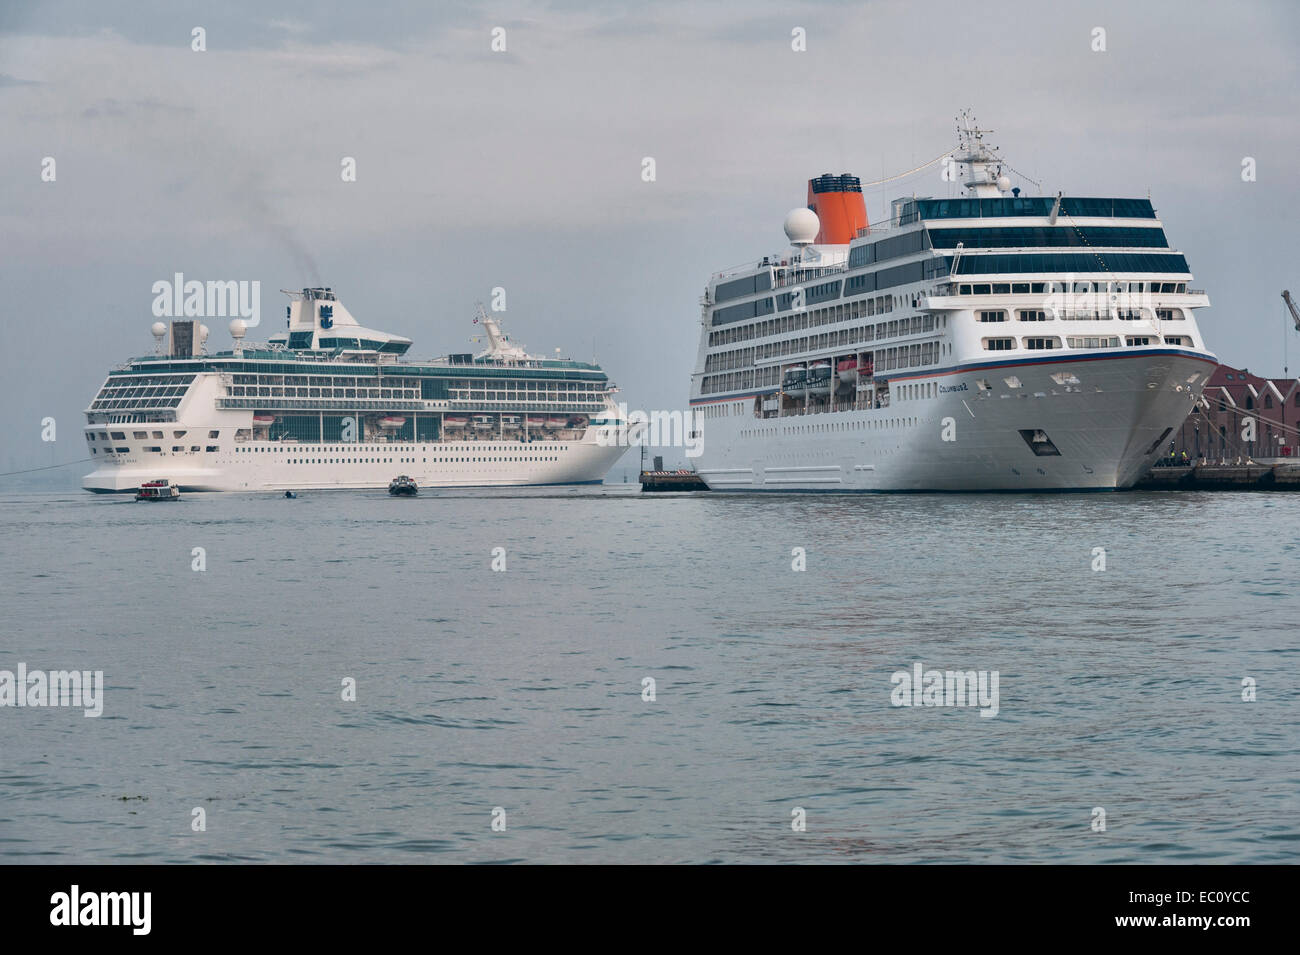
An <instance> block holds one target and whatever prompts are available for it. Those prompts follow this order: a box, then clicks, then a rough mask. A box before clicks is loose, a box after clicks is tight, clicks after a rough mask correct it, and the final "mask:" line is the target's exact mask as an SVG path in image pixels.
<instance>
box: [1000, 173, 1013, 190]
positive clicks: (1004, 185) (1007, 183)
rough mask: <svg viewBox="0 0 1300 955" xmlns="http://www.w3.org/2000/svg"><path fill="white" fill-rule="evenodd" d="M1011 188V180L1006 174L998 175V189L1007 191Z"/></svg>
mask: <svg viewBox="0 0 1300 955" xmlns="http://www.w3.org/2000/svg"><path fill="white" fill-rule="evenodd" d="M1010 188H1011V180H1010V179H1008V178H1007V177H1006V176H998V191H999V192H1006V191H1007V190H1008V189H1010Z"/></svg>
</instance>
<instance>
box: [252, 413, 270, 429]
mask: <svg viewBox="0 0 1300 955" xmlns="http://www.w3.org/2000/svg"><path fill="white" fill-rule="evenodd" d="M273 424H275V415H272V414H255V415H253V427H254V428H269V427H271V425H273Z"/></svg>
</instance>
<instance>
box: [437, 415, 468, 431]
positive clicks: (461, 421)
mask: <svg viewBox="0 0 1300 955" xmlns="http://www.w3.org/2000/svg"><path fill="white" fill-rule="evenodd" d="M467 424H469V418H466V417H465V416H464V415H463V414H449V415H447V416H445V417H444V418H443V419H442V426H443V427H444V428H463V427H465V425H467Z"/></svg>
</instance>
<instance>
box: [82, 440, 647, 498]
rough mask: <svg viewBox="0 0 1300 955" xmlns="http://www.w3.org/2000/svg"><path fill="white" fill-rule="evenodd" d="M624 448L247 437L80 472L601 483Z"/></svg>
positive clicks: (102, 479)
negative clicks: (233, 446)
mask: <svg viewBox="0 0 1300 955" xmlns="http://www.w3.org/2000/svg"><path fill="white" fill-rule="evenodd" d="M625 450H626V448H623V447H604V446H601V445H600V444H598V443H596V442H595V441H594V440H591V439H585V440H578V441H572V442H565V441H545V442H541V441H539V442H534V443H532V444H525V443H522V442H511V441H503V442H490V441H464V442H458V441H446V442H438V443H435V444H412V445H402V444H391V445H386V446H378V445H374V446H372V445H357V446H354V447H350V448H349V447H346V446H338V445H335V446H310V445H292V444H283V443H279V442H249V443H248V444H246V445H242V446H240V448H239V450H238V451H235V450H230V449H226V450H223V451H217V452H211V453H203V452H196V453H189V452H185V453H182V454H178V455H170V456H168V457H167V458H163V459H159V458H158V456H156V455H138V456H136V457H134V458H133V457H132V456H130V455H127V456H124V457H123V458H122V459H121V460H120V462H117V463H112V464H103V465H101V466H100V467H99V468H97V469H96V470H95V471H93V472H91V473H90V474H88V475H86V477H85V478H83V479H82V487H84V488H85V489H86V490H88V491H95V492H98V493H128V492H132V493H133V492H135V491H136V490H138V489H139V487H140V485H141V484H142V483H144V482H145V481H150V480H156V479H159V478H167V479H168V480H170V481H171V482H172V483H173V484H176V485H177V486H179V487H180V489H181V490H182V491H288V490H294V491H297V490H347V489H351V490H371V489H385V488H387V487H388V484H389V482H390V481H391V480H392V479H393V478H394V477H396V476H397V475H398V474H406V475H408V476H410V477H411V478H413V479H414V480H415V482H416V484H418V485H419V486H420V488H421V489H425V488H439V487H447V488H452V487H527V486H536V485H563V484H599V483H600V482H601V481H602V480H603V479H604V477H605V475H606V474H607V473H608V472H609V469H610V468H611V467H613V465H614V462H615V461H616V460H617V459H618V458H619V456H620V455H622V453H623V452H624V451H625Z"/></svg>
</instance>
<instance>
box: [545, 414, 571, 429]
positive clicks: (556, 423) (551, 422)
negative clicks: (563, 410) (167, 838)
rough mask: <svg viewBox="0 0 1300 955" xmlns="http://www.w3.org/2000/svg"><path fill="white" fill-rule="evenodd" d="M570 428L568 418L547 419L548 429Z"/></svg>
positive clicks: (553, 416)
mask: <svg viewBox="0 0 1300 955" xmlns="http://www.w3.org/2000/svg"><path fill="white" fill-rule="evenodd" d="M568 426H569V419H568V418H563V417H556V416H555V415H551V417H549V418H547V419H546V427H548V428H567V427H568Z"/></svg>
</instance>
